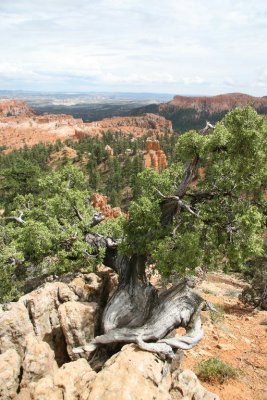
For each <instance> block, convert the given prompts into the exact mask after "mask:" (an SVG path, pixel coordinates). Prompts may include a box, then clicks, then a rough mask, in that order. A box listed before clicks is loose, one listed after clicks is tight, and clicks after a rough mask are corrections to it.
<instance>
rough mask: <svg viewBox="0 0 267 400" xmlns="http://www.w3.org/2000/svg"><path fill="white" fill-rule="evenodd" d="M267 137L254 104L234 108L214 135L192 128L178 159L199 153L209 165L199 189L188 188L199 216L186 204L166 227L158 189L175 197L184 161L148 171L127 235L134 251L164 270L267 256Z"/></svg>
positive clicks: (236, 266) (232, 265)
mask: <svg viewBox="0 0 267 400" xmlns="http://www.w3.org/2000/svg"><path fill="white" fill-rule="evenodd" d="M266 138H267V127H266V124H265V122H264V121H263V118H262V117H260V116H258V115H257V113H256V112H255V111H254V110H253V109H252V108H251V107H247V108H244V109H236V110H234V111H232V112H230V113H229V114H227V116H226V117H225V118H224V119H223V120H222V121H221V122H220V123H218V124H217V125H216V127H215V129H214V131H213V132H212V133H211V134H209V135H205V136H203V135H201V134H199V133H198V132H196V131H189V132H188V133H185V134H184V135H182V136H180V137H179V139H178V142H177V146H176V152H177V155H178V157H179V158H180V159H182V160H183V161H184V162H186V161H189V160H191V159H193V158H197V159H199V160H200V161H199V164H200V166H202V167H204V169H205V177H204V179H202V178H200V177H198V183H197V187H195V186H191V187H189V189H188V190H187V192H186V194H185V196H184V197H183V202H184V204H185V205H188V206H190V207H191V208H192V209H193V210H194V211H195V213H196V214H198V215H199V218H196V217H195V216H193V215H192V214H190V213H189V212H188V211H187V210H186V209H185V208H183V209H181V212H180V213H179V214H178V216H177V217H176V218H175V219H174V221H173V224H171V225H170V226H169V227H168V228H165V229H163V228H162V227H161V226H160V223H159V218H160V206H159V204H160V199H161V197H160V195H159V193H158V192H157V190H156V189H158V190H160V191H161V192H162V193H163V195H165V196H168V195H172V194H173V193H174V191H175V190H174V187H173V182H174V180H175V173H176V181H177V182H180V181H181V179H182V171H183V168H184V167H182V163H178V164H177V163H176V164H173V165H172V166H171V168H169V169H168V170H165V171H164V172H162V173H161V174H159V173H157V172H155V171H151V170H145V171H144V172H143V173H142V174H140V175H138V179H137V184H136V190H137V192H138V193H139V196H140V197H139V198H138V199H137V200H136V201H135V202H134V203H133V204H132V206H131V207H130V209H129V211H130V223H129V226H127V227H126V241H127V243H128V244H129V247H130V248H131V250H132V251H133V250H134V249H135V248H136V249H137V251H143V252H146V253H147V254H148V255H149V256H150V262H154V263H156V264H157V268H158V269H159V270H160V271H161V272H162V273H164V274H165V275H167V274H170V273H172V272H175V271H177V272H179V273H184V272H185V271H186V270H187V269H189V270H191V271H193V270H194V268H195V267H196V266H201V267H202V268H203V269H204V270H207V269H215V268H219V267H222V268H224V270H229V269H231V270H235V271H240V270H242V269H244V268H246V261H247V260H249V259H252V258H254V257H256V256H260V255H262V254H263V240H262V237H263V232H264V228H265V224H266V201H265V200H264V189H265V188H266V185H267V180H266V176H267V147H266V146H267V140H266ZM239 149H240V151H239ZM174 171H175V173H174ZM150 221H151V222H150ZM130 243H132V246H131V245H130Z"/></svg>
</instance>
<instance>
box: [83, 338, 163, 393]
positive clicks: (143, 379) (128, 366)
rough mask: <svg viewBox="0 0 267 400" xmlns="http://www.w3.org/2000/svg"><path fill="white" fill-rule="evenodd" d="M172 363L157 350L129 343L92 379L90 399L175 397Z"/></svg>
mask: <svg viewBox="0 0 267 400" xmlns="http://www.w3.org/2000/svg"><path fill="white" fill-rule="evenodd" d="M170 387H171V375H170V371H169V370H168V366H167V364H166V366H165V364H164V362H163V361H162V360H160V359H159V358H158V357H157V356H156V355H155V354H152V353H148V352H144V351H141V350H140V349H138V348H136V346H135V345H126V346H124V347H123V348H122V350H121V351H120V352H119V353H117V354H115V355H114V356H113V357H111V358H110V359H109V360H108V361H107V362H106V364H105V366H104V368H103V370H102V371H101V372H99V373H98V374H97V376H96V378H95V380H94V381H93V383H92V387H91V391H90V394H89V397H88V400H95V399H101V400H117V399H131V400H171V396H170V394H169V389H170Z"/></svg>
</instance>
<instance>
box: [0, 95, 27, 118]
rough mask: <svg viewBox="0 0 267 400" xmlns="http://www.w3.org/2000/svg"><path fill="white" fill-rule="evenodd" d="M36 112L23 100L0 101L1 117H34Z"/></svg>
mask: <svg viewBox="0 0 267 400" xmlns="http://www.w3.org/2000/svg"><path fill="white" fill-rule="evenodd" d="M33 115H34V112H33V111H32V110H31V109H30V107H29V106H28V105H27V103H25V101H21V100H8V99H0V117H32V116H33Z"/></svg>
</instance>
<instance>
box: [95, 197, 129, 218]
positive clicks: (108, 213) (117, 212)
mask: <svg viewBox="0 0 267 400" xmlns="http://www.w3.org/2000/svg"><path fill="white" fill-rule="evenodd" d="M91 202H92V206H93V207H94V208H96V209H97V210H99V211H101V213H102V214H103V215H104V216H105V217H108V218H118V217H120V216H122V215H123V213H122V211H121V209H120V208H119V207H111V205H110V204H108V197H107V196H104V195H103V194H101V193H93V195H92V198H91Z"/></svg>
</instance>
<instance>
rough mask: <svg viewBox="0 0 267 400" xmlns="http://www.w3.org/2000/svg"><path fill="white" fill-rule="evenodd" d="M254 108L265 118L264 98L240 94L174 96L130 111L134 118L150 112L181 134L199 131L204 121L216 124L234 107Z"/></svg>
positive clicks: (266, 103) (266, 104)
mask: <svg viewBox="0 0 267 400" xmlns="http://www.w3.org/2000/svg"><path fill="white" fill-rule="evenodd" d="M248 105H250V106H252V107H254V108H255V109H256V110H257V112H258V113H259V114H263V115H267V96H264V97H254V96H249V95H247V94H243V93H228V94H220V95H217V96H174V98H173V99H172V100H171V101H169V102H167V103H161V104H150V105H148V106H143V107H139V108H137V109H135V110H133V111H132V114H133V115H140V114H143V113H148V112H152V113H154V114H158V115H160V116H162V117H165V118H166V119H168V120H170V121H171V122H172V125H173V129H174V130H176V131H179V132H184V131H187V130H189V129H201V128H203V126H205V123H206V120H208V121H210V122H211V123H213V124H214V123H216V122H217V121H219V120H221V119H222V118H223V117H224V115H225V114H226V113H227V112H229V111H231V110H232V109H234V108H236V107H246V106H248Z"/></svg>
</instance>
